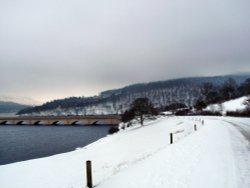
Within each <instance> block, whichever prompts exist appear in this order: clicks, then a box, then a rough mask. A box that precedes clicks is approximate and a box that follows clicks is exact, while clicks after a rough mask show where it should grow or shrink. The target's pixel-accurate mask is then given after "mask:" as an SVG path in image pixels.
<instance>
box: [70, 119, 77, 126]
mask: <svg viewBox="0 0 250 188" xmlns="http://www.w3.org/2000/svg"><path fill="white" fill-rule="evenodd" d="M78 122H79V121H78V120H77V121H73V122H71V123H70V125H77V123H78Z"/></svg>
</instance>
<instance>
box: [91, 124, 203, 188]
mask: <svg viewBox="0 0 250 188" xmlns="http://www.w3.org/2000/svg"><path fill="white" fill-rule="evenodd" d="M201 124H202V125H204V120H201ZM194 131H197V125H196V124H194ZM173 142H174V138H173V133H170V144H173ZM86 179H87V187H88V188H93V180H92V164H91V161H86Z"/></svg>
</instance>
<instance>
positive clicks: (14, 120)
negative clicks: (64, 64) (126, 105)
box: [0, 115, 121, 125]
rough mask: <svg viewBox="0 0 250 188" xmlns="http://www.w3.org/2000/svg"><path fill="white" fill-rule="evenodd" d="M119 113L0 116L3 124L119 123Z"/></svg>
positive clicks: (0, 121)
mask: <svg viewBox="0 0 250 188" xmlns="http://www.w3.org/2000/svg"><path fill="white" fill-rule="evenodd" d="M120 122H121V117H120V116H118V115H89V116H15V117H0V124H1V125H78V124H80V125H97V124H102V125H103V124H106V125H118V124H119V123H120Z"/></svg>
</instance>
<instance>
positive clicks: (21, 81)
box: [0, 0, 250, 102]
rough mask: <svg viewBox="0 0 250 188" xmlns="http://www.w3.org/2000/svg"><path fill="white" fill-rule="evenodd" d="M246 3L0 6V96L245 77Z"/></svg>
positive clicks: (248, 47) (249, 56) (248, 61)
mask: <svg viewBox="0 0 250 188" xmlns="http://www.w3.org/2000/svg"><path fill="white" fill-rule="evenodd" d="M249 8H250V1H249V0H219V1H218V0H0V68H1V74H0V84H1V90H0V95H7V96H25V97H31V98H33V99H36V100H39V101H42V102H44V101H46V100H51V99H55V98H63V97H68V96H89V95H94V94H98V93H99V92H100V91H102V90H106V89H111V88H117V87H121V86H125V85H127V84H131V83H137V82H148V81H156V80H165V79H169V78H179V77H186V76H202V75H218V74H227V73H234V72H246V71H250V11H249Z"/></svg>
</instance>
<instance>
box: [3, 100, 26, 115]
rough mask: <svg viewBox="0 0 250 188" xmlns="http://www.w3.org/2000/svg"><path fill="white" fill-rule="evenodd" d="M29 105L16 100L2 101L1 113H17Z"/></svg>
mask: <svg viewBox="0 0 250 188" xmlns="http://www.w3.org/2000/svg"><path fill="white" fill-rule="evenodd" d="M27 107H29V106H28V105H23V104H18V103H14V102H6V101H0V113H17V112H18V111H20V110H22V109H24V108H27Z"/></svg>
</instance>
